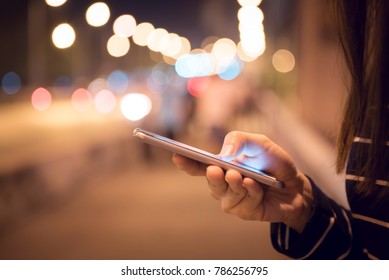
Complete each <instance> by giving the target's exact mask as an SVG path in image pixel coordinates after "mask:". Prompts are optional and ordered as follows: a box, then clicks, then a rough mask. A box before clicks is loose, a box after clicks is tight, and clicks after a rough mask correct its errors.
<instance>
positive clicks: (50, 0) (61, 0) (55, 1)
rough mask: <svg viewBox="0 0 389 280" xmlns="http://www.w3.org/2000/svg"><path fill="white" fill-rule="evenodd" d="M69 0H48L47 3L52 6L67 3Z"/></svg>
mask: <svg viewBox="0 0 389 280" xmlns="http://www.w3.org/2000/svg"><path fill="white" fill-rule="evenodd" d="M66 1H67V0H46V4H47V5H49V6H51V7H59V6H62V5H63V4H65V3H66Z"/></svg>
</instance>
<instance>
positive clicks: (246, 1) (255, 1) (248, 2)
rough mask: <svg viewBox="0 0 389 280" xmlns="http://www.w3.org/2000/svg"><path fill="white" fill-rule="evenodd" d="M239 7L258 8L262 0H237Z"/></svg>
mask: <svg viewBox="0 0 389 280" xmlns="http://www.w3.org/2000/svg"><path fill="white" fill-rule="evenodd" d="M238 2H239V4H240V5H241V6H258V5H259V4H261V2H262V0H238Z"/></svg>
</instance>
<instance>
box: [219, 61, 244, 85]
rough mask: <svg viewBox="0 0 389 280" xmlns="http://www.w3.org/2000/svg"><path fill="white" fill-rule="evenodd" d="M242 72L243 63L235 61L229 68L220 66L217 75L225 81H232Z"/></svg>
mask: <svg viewBox="0 0 389 280" xmlns="http://www.w3.org/2000/svg"><path fill="white" fill-rule="evenodd" d="M241 70H242V63H241V62H240V61H238V60H237V59H234V60H233V61H232V62H231V63H230V64H229V65H228V66H224V65H219V68H218V69H217V73H218V75H219V77H220V78H221V79H223V80H226V81H230V80H233V79H235V78H236V77H237V76H238V75H239V74H240V72H241Z"/></svg>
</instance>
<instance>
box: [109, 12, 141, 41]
mask: <svg viewBox="0 0 389 280" xmlns="http://www.w3.org/2000/svg"><path fill="white" fill-rule="evenodd" d="M135 29H136V20H135V18H134V17H133V16H131V15H121V16H120V17H118V18H117V19H116V20H115V21H114V23H113V32H114V33H115V34H116V35H118V36H121V37H130V36H132V35H133V34H134V32H135Z"/></svg>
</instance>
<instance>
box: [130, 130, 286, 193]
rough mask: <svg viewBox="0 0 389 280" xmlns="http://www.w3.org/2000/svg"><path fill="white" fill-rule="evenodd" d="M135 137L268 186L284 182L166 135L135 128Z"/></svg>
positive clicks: (281, 184)
mask: <svg viewBox="0 0 389 280" xmlns="http://www.w3.org/2000/svg"><path fill="white" fill-rule="evenodd" d="M132 135H133V136H134V137H135V138H136V139H138V140H140V141H142V142H144V143H147V144H151V145H154V146H157V147H160V148H163V149H166V150H168V151H171V152H173V153H177V154H180V155H183V156H185V157H188V158H191V159H193V160H197V161H200V162H202V163H205V164H209V165H217V166H219V167H221V168H223V169H224V170H229V169H234V170H236V171H238V172H239V173H240V174H242V175H243V176H245V177H249V178H251V179H254V180H256V181H258V182H259V183H262V184H265V185H268V186H270V187H275V188H283V187H284V183H283V182H281V181H278V180H277V179H276V178H274V177H272V176H270V175H269V174H266V173H265V172H263V171H261V170H259V169H257V168H253V167H251V166H248V165H245V164H242V163H238V162H234V161H226V160H223V158H222V157H220V156H218V155H215V154H212V153H209V152H207V151H204V150H201V149H198V148H195V147H192V146H189V145H187V144H184V143H181V142H178V141H175V140H173V139H169V138H167V137H164V136H162V135H158V134H155V133H152V132H149V131H146V130H143V129H141V128H136V129H135V130H134V131H133V134H132Z"/></svg>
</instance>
